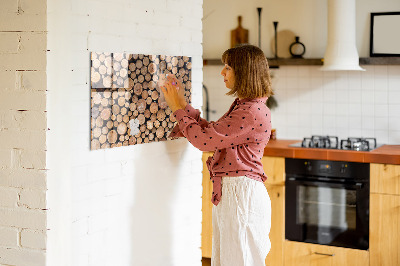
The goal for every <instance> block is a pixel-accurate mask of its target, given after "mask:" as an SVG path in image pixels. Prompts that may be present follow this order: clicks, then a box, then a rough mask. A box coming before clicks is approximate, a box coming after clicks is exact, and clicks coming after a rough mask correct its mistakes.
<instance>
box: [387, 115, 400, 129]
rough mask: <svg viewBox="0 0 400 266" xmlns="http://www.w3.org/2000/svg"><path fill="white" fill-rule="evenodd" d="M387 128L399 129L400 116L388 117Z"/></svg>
mask: <svg viewBox="0 0 400 266" xmlns="http://www.w3.org/2000/svg"><path fill="white" fill-rule="evenodd" d="M389 130H390V131H400V117H389Z"/></svg>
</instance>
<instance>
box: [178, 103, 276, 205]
mask: <svg viewBox="0 0 400 266" xmlns="http://www.w3.org/2000/svg"><path fill="white" fill-rule="evenodd" d="M266 100H267V98H257V99H242V100H239V99H236V100H235V101H234V102H233V103H232V105H231V107H230V108H229V110H228V112H226V113H225V114H224V115H223V116H222V117H221V118H220V119H219V120H218V121H216V122H208V121H206V120H205V119H203V118H201V117H200V111H199V110H196V109H194V108H193V107H191V106H190V105H187V106H186V108H185V110H182V109H180V110H177V111H176V112H175V113H174V115H175V117H176V120H177V121H178V125H177V126H176V127H175V128H174V129H173V130H172V132H171V134H170V136H171V137H182V136H184V137H186V138H187V139H188V140H189V141H190V143H191V144H192V145H193V146H195V147H196V148H198V149H199V150H201V151H214V156H213V157H210V158H209V159H208V160H207V167H208V169H209V171H210V176H211V181H212V182H213V196H212V199H211V201H212V202H213V203H214V204H215V205H217V204H218V203H219V201H220V200H221V196H222V195H221V180H222V178H223V177H224V176H247V177H248V178H251V179H255V180H258V181H261V182H264V181H265V180H266V179H267V176H266V175H265V173H264V170H263V167H262V164H261V158H262V156H263V152H264V148H265V146H266V145H267V143H268V141H269V132H271V118H270V110H269V109H268V108H267V106H266V104H265V102H266Z"/></svg>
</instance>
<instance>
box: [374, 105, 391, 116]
mask: <svg viewBox="0 0 400 266" xmlns="http://www.w3.org/2000/svg"><path fill="white" fill-rule="evenodd" d="M374 108H375V117H386V118H387V117H388V115H389V107H388V105H387V104H375V106H374Z"/></svg>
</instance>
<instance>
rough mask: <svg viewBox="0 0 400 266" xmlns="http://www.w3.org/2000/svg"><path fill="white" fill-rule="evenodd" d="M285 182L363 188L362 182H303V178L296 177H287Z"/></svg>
mask: <svg viewBox="0 0 400 266" xmlns="http://www.w3.org/2000/svg"><path fill="white" fill-rule="evenodd" d="M286 181H291V182H293V181H294V182H296V183H301V184H304V185H314V186H315V185H324V184H325V185H340V186H345V187H348V188H354V189H361V188H362V187H363V183H362V182H356V183H353V182H352V183H347V182H335V181H333V182H332V181H321V180H315V181H310V180H304V179H303V178H297V177H288V178H287V180H286Z"/></svg>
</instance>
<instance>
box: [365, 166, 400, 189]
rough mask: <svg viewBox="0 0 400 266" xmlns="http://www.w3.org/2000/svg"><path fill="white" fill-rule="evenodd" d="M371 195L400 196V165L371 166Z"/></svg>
mask: <svg viewBox="0 0 400 266" xmlns="http://www.w3.org/2000/svg"><path fill="white" fill-rule="evenodd" d="M370 179H371V184H370V187H371V193H382V194H392V195H400V165H392V164H374V163H372V164H371V165H370Z"/></svg>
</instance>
